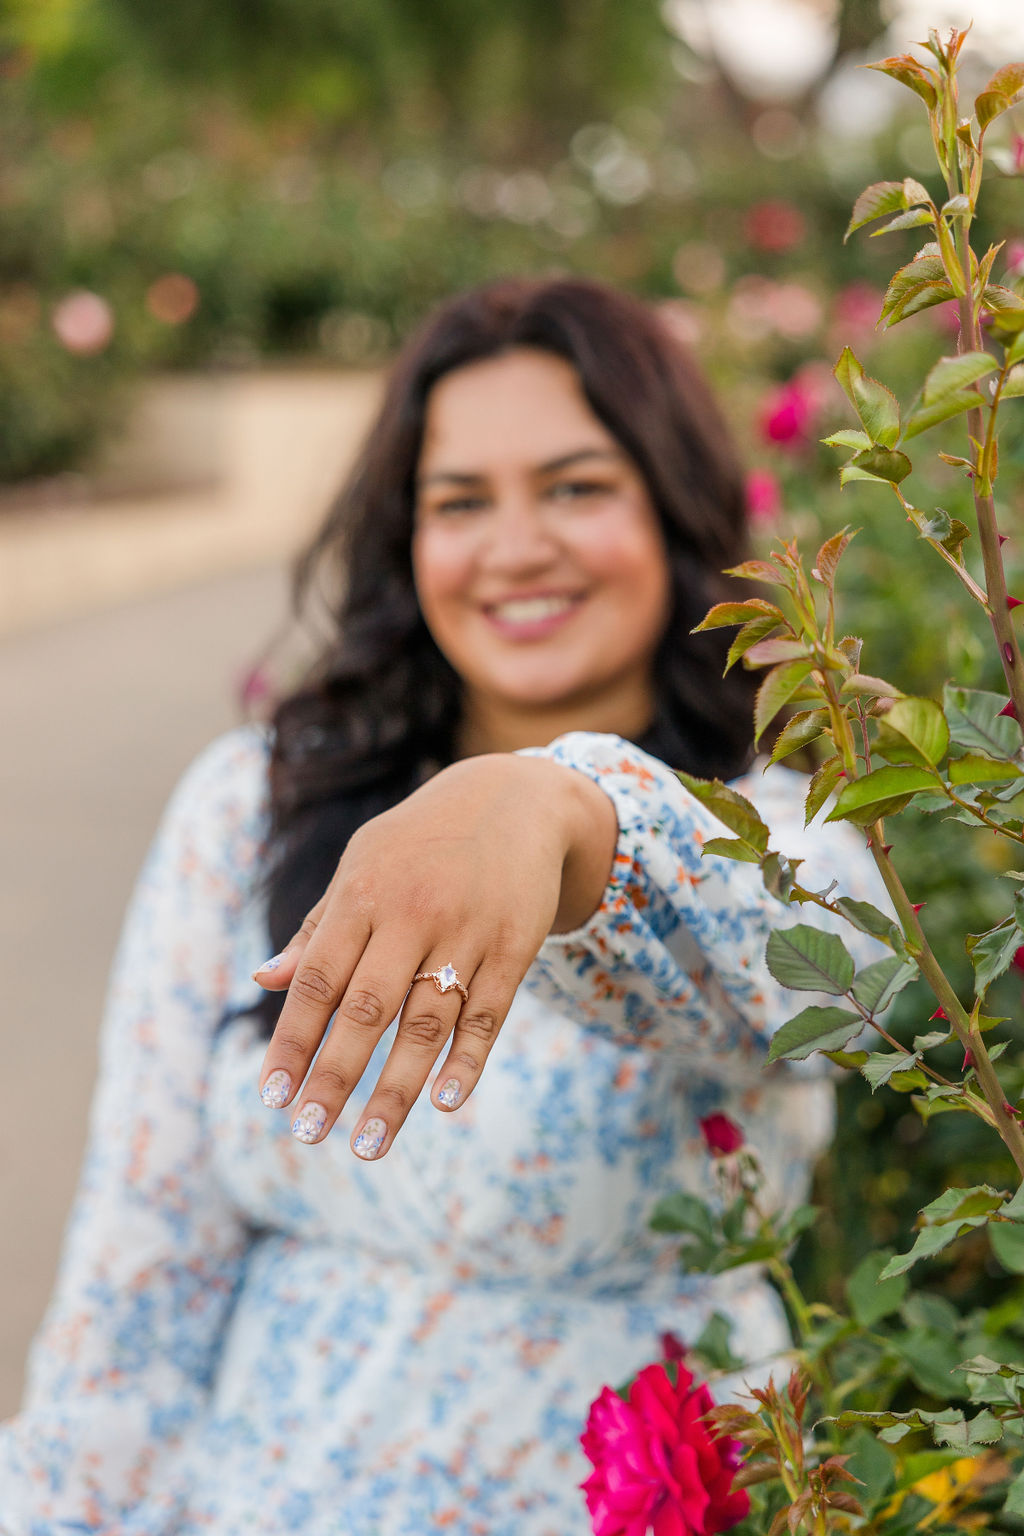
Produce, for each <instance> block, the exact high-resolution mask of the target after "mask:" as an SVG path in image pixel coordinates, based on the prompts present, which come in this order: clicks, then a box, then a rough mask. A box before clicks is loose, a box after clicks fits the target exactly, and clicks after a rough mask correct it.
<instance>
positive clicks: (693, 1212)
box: [650, 1189, 715, 1243]
mask: <svg viewBox="0 0 1024 1536" xmlns="http://www.w3.org/2000/svg"><path fill="white" fill-rule="evenodd" d="M650 1225H651V1227H652V1228H653V1229H654V1231H655V1232H692V1233H693V1235H694V1237H700V1238H703V1239H704V1240H705V1241H706V1242H709V1243H710V1242H713V1241H714V1239H715V1223H714V1218H713V1217H712V1215H711V1211H710V1210H709V1209H708V1207H707V1206H706V1205H705V1204H704V1201H703V1200H701V1199H699V1198H698V1196H697V1195H691V1194H687V1192H686V1191H685V1190H682V1189H677V1190H674V1191H673V1193H672V1194H671V1195H665V1196H664V1198H663V1199H661V1200H659V1201H658V1203H657V1205H656V1206H655V1207H654V1210H653V1211H652V1212H651V1217H650Z"/></svg>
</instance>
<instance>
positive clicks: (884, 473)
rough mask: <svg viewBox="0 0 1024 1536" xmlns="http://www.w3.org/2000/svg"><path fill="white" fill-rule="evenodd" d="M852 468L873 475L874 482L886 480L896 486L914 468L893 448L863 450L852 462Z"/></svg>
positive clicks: (904, 456)
mask: <svg viewBox="0 0 1024 1536" xmlns="http://www.w3.org/2000/svg"><path fill="white" fill-rule="evenodd" d="M847 467H850V466H847ZM853 467H854V468H855V469H861V470H864V471H865V473H866V474H869V475H873V476H874V477H875V479H876V480H887V481H888V482H889V484H890V485H898V484H899V483H900V481H901V480H905V479H906V478H907V476H908V475H909V474H910V471H911V470H912V469H913V467H914V466H913V465H912V464H911V462H910V460H909V459H908V458H907V456H906V454H905V453H900V452H898V450H896V449H894V448H865V449H864V451H863V452H862V453H858V455H857V457H856V458H855V459H854V460H853Z"/></svg>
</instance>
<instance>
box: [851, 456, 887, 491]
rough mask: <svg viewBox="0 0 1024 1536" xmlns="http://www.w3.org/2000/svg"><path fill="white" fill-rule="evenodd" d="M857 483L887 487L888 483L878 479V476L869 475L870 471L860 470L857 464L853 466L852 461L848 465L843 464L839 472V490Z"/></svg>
mask: <svg viewBox="0 0 1024 1536" xmlns="http://www.w3.org/2000/svg"><path fill="white" fill-rule="evenodd" d="M857 481H864V482H865V483H870V484H871V485H888V483H889V482H888V481H887V480H883V479H880V478H879V476H878V475H873V474H871V472H870V470H867V469H861V467H860V465H859V464H854V463H853V462H852V461H851V462H850V463H849V464H844V465H843V467H842V469H841V470H840V471H839V485H840V489H843V488H844V487H846V486H848V485H851V484H854V483H856V482H857Z"/></svg>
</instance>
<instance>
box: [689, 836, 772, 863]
mask: <svg viewBox="0 0 1024 1536" xmlns="http://www.w3.org/2000/svg"><path fill="white" fill-rule="evenodd" d="M709 853H710V854H717V855H718V857H719V858H721V859H735V860H736V861H737V862H738V863H740V864H760V862H761V859H762V855H761V854H760V853H758V851H757V849H756V848H752V847H751V846H750V844H749V843H745V842H744V841H743V839H742V838H738V837H709V838H708V840H707V842H706V843H705V844H704V847H703V848H702V849H701V857H702V858H706V857H707V855H708V854H709Z"/></svg>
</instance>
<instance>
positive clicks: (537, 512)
mask: <svg viewBox="0 0 1024 1536" xmlns="http://www.w3.org/2000/svg"><path fill="white" fill-rule="evenodd" d="M557 553H558V541H557V539H556V538H555V536H554V534H553V532H552V529H551V527H550V525H549V522H548V519H547V518H546V517H545V508H544V507H543V506H542V505H541V503H540V502H539V501H538V499H537V498H536V497H535V496H533V495H531V494H529V493H523V492H517V493H515V494H508V495H504V496H501V497H499V498H498V499H497V500H496V503H495V507H494V512H493V515H492V516H491V517H490V518H488V519H487V529H486V533H485V538H484V547H483V549H482V551H481V559H482V561H483V562H484V563H485V564H486V565H487V566H488V567H489V568H490V569H492V570H501V571H504V572H511V571H520V570H532V569H534V568H537V567H543V566H545V565H548V564H550V562H551V561H552V560H553V559H554V558H555V557H556V556H557Z"/></svg>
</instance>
